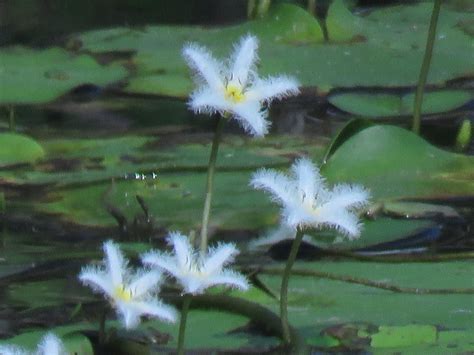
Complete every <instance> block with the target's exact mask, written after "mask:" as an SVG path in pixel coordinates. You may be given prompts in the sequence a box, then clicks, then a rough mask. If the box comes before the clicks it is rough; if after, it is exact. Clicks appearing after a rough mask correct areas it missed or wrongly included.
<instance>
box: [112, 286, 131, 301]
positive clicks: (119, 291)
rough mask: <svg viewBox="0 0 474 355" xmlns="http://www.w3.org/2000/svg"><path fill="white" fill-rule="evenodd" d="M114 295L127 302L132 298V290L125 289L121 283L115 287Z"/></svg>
mask: <svg viewBox="0 0 474 355" xmlns="http://www.w3.org/2000/svg"><path fill="white" fill-rule="evenodd" d="M115 297H117V298H118V299H119V300H121V301H124V302H128V301H130V300H131V299H132V291H130V290H127V289H125V287H123V285H120V286H117V287H116V288H115Z"/></svg>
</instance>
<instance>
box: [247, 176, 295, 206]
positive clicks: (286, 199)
mask: <svg viewBox="0 0 474 355" xmlns="http://www.w3.org/2000/svg"><path fill="white" fill-rule="evenodd" d="M250 185H251V186H252V187H253V188H255V189H261V190H265V191H268V192H270V193H271V194H272V195H273V196H272V197H273V199H274V200H277V201H278V202H281V203H282V204H283V205H287V204H291V203H293V201H294V199H295V197H296V196H295V194H294V191H293V190H294V186H293V185H294V183H293V181H291V180H290V179H289V178H288V177H287V176H286V175H284V174H282V173H279V172H277V171H275V170H267V169H260V170H258V171H257V172H255V173H254V174H253V175H252V179H251V180H250Z"/></svg>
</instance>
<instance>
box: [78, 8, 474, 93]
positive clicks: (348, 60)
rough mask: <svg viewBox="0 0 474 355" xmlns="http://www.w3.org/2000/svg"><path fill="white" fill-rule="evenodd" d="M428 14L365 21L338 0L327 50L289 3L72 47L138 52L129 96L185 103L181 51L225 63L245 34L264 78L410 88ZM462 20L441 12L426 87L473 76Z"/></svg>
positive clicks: (121, 32)
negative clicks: (212, 24) (199, 50)
mask: <svg viewBox="0 0 474 355" xmlns="http://www.w3.org/2000/svg"><path fill="white" fill-rule="evenodd" d="M430 13H431V5H430V4H426V3H421V4H416V5H414V6H394V7H387V8H383V9H378V10H374V11H372V12H371V13H370V14H369V15H367V16H365V17H362V16H356V15H353V14H351V13H350V11H349V10H348V9H347V8H346V7H345V5H344V3H343V2H342V1H335V2H334V3H333V5H332V6H331V8H330V10H329V13H328V19H327V24H328V30H329V36H330V38H332V39H333V41H335V43H334V42H333V43H330V44H324V43H323V37H322V31H321V29H320V26H319V23H318V22H317V21H316V19H314V18H313V17H312V16H311V15H309V14H308V13H307V12H305V11H304V10H303V9H301V8H299V7H296V6H293V5H289V4H281V5H279V6H275V7H274V8H273V9H272V10H271V11H270V12H269V13H268V15H267V16H265V17H264V18H261V19H258V20H254V21H249V22H245V23H242V24H239V25H234V26H227V27H221V28H212V29H208V28H202V27H195V26H192V27H191V26H188V27H185V26H181V27H170V26H145V27H142V28H140V29H133V28H113V29H107V30H98V31H90V32H85V33H82V34H80V35H79V36H77V37H76V38H75V40H73V42H74V43H81V44H82V49H83V50H87V51H91V52H93V53H104V52H116V51H119V52H120V51H122V52H133V53H135V55H134V56H133V57H132V58H131V61H132V63H133V64H134V65H135V67H136V76H135V77H134V78H133V79H132V81H131V83H130V84H129V86H128V87H127V88H126V90H127V91H128V92H131V93H138V94H140V93H143V94H155V95H165V96H177V97H185V96H186V95H187V94H189V91H190V90H191V88H190V87H189V70H188V68H187V66H186V63H185V62H184V60H183V59H182V57H181V49H182V47H183V45H184V44H185V43H189V42H192V41H195V42H199V43H201V44H203V45H206V46H208V47H209V48H210V50H212V51H213V53H214V54H215V55H216V56H218V57H221V58H222V57H224V56H227V54H228V53H229V51H230V50H231V49H232V44H233V43H235V42H236V41H238V39H239V37H241V36H243V35H245V34H247V33H253V34H254V35H256V36H257V37H259V38H260V39H261V41H260V44H261V48H260V50H259V56H260V58H261V66H260V67H261V69H260V73H261V74H262V75H263V76H265V75H275V74H278V73H287V74H290V75H294V76H296V77H297V78H298V79H299V80H300V82H301V84H302V86H307V87H314V86H318V87H320V88H324V89H326V90H328V89H330V88H333V87H360V86H371V87H374V86H385V87H394V86H414V85H415V84H416V82H417V78H418V75H419V68H420V65H421V61H422V58H423V53H424V43H425V41H426V33H427V29H428V23H429V15H430ZM466 17H467V16H466V15H465V14H463V13H461V12H457V11H454V10H451V9H447V8H443V11H442V18H441V20H440V24H439V30H438V32H439V36H438V37H439V38H438V39H437V43H436V46H435V54H434V58H433V62H432V65H431V68H430V75H429V78H428V84H443V83H445V82H446V81H447V80H450V79H454V78H458V77H463V76H466V75H470V74H471V73H472V71H473V69H474V64H473V60H472V55H471V53H472V50H471V49H472V46H473V38H472V37H471V36H468V35H466V34H465V33H464V32H463V31H462V30H461V29H460V28H459V27H457V24H458V23H459V21H461V20H463V19H465V18H466ZM414 28H416V30H414ZM452 53H456V56H453V55H452ZM354 68H357V70H355V69H354ZM148 77H149V78H148Z"/></svg>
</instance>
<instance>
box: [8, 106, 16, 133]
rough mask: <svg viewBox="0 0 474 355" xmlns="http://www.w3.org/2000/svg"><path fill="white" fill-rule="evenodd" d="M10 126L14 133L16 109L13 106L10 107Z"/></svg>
mask: <svg viewBox="0 0 474 355" xmlns="http://www.w3.org/2000/svg"><path fill="white" fill-rule="evenodd" d="M8 125H9V128H10V131H12V132H15V131H16V125H15V108H14V107H13V106H8Z"/></svg>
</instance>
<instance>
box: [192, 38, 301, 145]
mask: <svg viewBox="0 0 474 355" xmlns="http://www.w3.org/2000/svg"><path fill="white" fill-rule="evenodd" d="M257 49H258V41H257V38H256V37H254V36H252V35H248V36H246V37H243V38H242V39H241V40H240V42H239V44H238V45H237V46H236V47H235V49H234V53H233V55H232V56H231V58H230V59H229V65H228V67H226V65H224V63H223V62H220V61H218V60H216V59H215V58H213V57H212V55H211V54H210V53H209V52H208V50H207V49H206V48H204V47H201V46H199V45H197V44H189V45H187V46H185V47H184V49H183V56H184V58H185V59H186V61H187V62H188V64H189V66H190V67H191V68H192V69H193V70H194V71H195V73H196V82H197V86H198V87H197V89H196V90H195V91H194V92H193V93H192V94H191V96H190V100H189V106H190V107H191V108H192V109H193V110H194V111H195V112H198V113H200V112H203V113H208V114H213V113H215V112H219V113H220V114H221V115H225V114H231V115H232V116H233V117H234V118H235V119H236V120H238V121H239V123H240V124H241V125H242V127H243V128H244V129H245V130H246V131H247V132H248V133H250V134H252V135H254V136H258V137H261V136H264V135H265V134H267V133H268V127H269V125H270V122H268V121H267V120H266V117H267V111H266V110H265V109H263V108H262V104H264V103H267V104H268V103H270V102H271V101H273V100H274V99H280V98H283V97H287V96H293V95H297V94H298V93H299V90H298V86H299V83H298V81H296V79H294V78H291V77H287V76H274V77H269V78H265V79H262V78H259V77H258V75H257V73H256V71H255V66H256V62H257Z"/></svg>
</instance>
